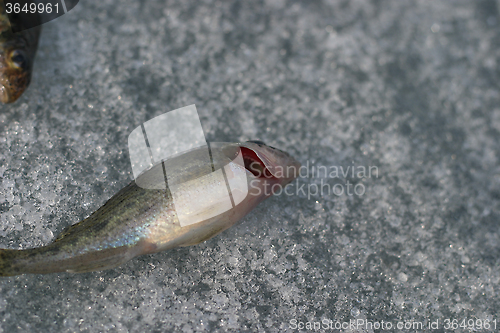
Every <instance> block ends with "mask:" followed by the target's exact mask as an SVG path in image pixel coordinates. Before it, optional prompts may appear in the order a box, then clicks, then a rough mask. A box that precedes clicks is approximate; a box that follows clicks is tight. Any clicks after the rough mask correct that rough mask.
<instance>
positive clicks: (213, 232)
mask: <svg viewBox="0 0 500 333" xmlns="http://www.w3.org/2000/svg"><path fill="white" fill-rule="evenodd" d="M229 227H230V226H220V227H218V228H214V229H212V230H209V231H208V232H207V233H205V234H203V236H201V237H200V238H197V239H194V240H192V241H190V242H189V243H185V244H182V245H181V246H191V245H196V244H200V243H203V242H206V241H207V240H209V239H210V238H212V237H215V236H216V235H218V234H220V233H221V232H223V231H224V230H226V229H228V228H229Z"/></svg>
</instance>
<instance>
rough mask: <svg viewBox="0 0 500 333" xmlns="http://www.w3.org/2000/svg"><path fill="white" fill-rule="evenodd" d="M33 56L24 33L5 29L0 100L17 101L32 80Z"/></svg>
mask: <svg viewBox="0 0 500 333" xmlns="http://www.w3.org/2000/svg"><path fill="white" fill-rule="evenodd" d="M31 59H32V58H31V57H30V52H29V47H28V45H27V42H26V40H25V39H24V38H23V35H22V34H20V33H12V32H10V31H5V32H3V33H2V35H1V37H0V101H1V102H2V103H12V102H15V101H16V100H17V99H18V98H19V96H21V94H22V93H23V92H24V91H25V90H26V88H27V87H28V85H29V83H30V81H31V70H32V66H33V64H32V60H31Z"/></svg>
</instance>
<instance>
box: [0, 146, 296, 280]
mask: <svg viewBox="0 0 500 333" xmlns="http://www.w3.org/2000/svg"><path fill="white" fill-rule="evenodd" d="M205 152H206V150H203V148H197V149H193V150H191V151H189V152H187V153H184V154H181V155H179V156H177V157H175V158H172V159H171V160H168V161H166V162H164V163H161V164H157V165H156V166H154V167H153V168H152V169H150V170H148V171H146V172H144V173H143V174H142V175H140V176H138V177H136V179H135V180H134V181H132V182H131V183H130V184H129V185H128V186H126V187H124V188H123V189H122V190H120V191H119V192H118V193H117V194H115V195H114V196H113V197H112V198H111V199H109V200H108V201H107V202H106V203H105V204H104V205H103V206H102V207H101V208H99V209H98V210H97V211H95V212H94V213H93V214H91V215H90V216H89V217H88V218H86V219H84V220H82V221H81V222H79V223H77V224H74V225H72V226H70V227H69V228H67V229H66V230H64V231H62V232H61V233H60V234H59V235H58V236H57V237H56V238H55V240H54V241H52V242H51V243H49V244H48V245H45V246H41V247H38V248H32V249H20V250H18V249H0V276H13V275H21V274H48V273H58V272H69V273H82V272H90V271H99V270H105V269H109V268H114V267H117V266H119V265H121V264H123V263H125V262H127V261H129V260H130V259H132V258H135V257H137V256H140V255H144V254H152V253H156V252H160V251H164V250H168V249H172V248H176V247H184V246H191V245H196V244H199V243H202V242H204V241H206V240H208V239H210V238H212V237H214V236H215V235H218V234H219V233H221V232H223V231H224V230H226V229H228V228H230V227H231V226H233V225H235V224H236V223H237V222H238V221H239V220H241V219H242V218H243V217H244V216H245V215H246V214H247V213H249V212H250V211H251V210H253V209H254V208H255V207H256V206H257V205H258V204H259V203H260V202H262V201H263V200H264V199H266V198H267V197H269V196H271V195H273V194H274V193H275V192H276V191H277V189H279V188H280V187H284V186H286V185H287V184H288V183H290V182H291V181H293V180H294V179H295V178H296V177H297V176H298V170H299V167H300V163H299V162H298V161H297V160H295V159H294V158H293V157H291V156H290V155H289V154H288V153H286V152H284V151H281V150H279V149H277V148H274V147H271V146H268V145H266V144H264V143H263V142H261V141H247V142H243V143H222V144H219V145H218V146H217V149H215V148H214V149H212V151H211V158H212V160H213V161H212V168H211V170H210V172H209V173H208V174H207V173H206V172H205V174H204V173H203V172H201V171H200V170H202V168H200V167H199V166H200V162H199V161H200V159H199V158H198V157H199V156H200V155H203V154H204V153H205ZM236 157H239V158H240V159H237V158H236ZM235 161H236V163H235ZM221 168H224V170H225V174H226V178H227V183H229V185H228V188H229V187H231V188H232V189H233V188H235V190H234V191H233V193H232V202H234V203H235V205H233V208H231V209H229V210H226V211H224V212H222V213H220V214H218V215H214V211H213V209H214V207H215V206H216V205H217V204H218V203H217V202H216V201H217V200H218V199H217V194H216V192H217V190H216V189H215V188H216V186H219V187H220V184H217V183H218V182H217V181H215V182H214V181H213V178H210V177H209V176H210V175H213V174H215V173H216V172H217V171H220V170H221ZM165 169H168V170H174V171H175V172H174V173H173V175H171V176H168V177H165ZM238 175H240V176H241V175H244V176H245V177H244V178H241V177H239V176H238ZM237 176H238V177H239V178H237ZM165 178H168V179H167V183H165V189H162V188H160V189H154V188H152V187H151V186H150V185H155V184H158V183H162V181H163V180H164V179H165ZM237 179H240V180H241V179H244V181H245V182H246V184H243V188H246V189H247V193H245V191H240V192H238V188H239V189H241V188H242V187H241V186H240V187H238V186H235V185H234V184H236V183H237V181H236V180H237ZM219 183H220V182H219ZM227 183H226V184H227ZM240 185H242V183H241V182H240ZM224 186H225V185H224ZM153 187H154V186H153ZM160 187H161V186H160ZM179 194H181V195H184V196H185V197H187V198H192V196H191V195H192V194H199V195H201V197H203V198H205V200H187V201H186V200H185V201H182V200H181V201H179V200H177V201H176V198H178V197H179ZM207 200H208V201H207ZM201 201H203V202H205V203H206V202H208V203H209V204H208V205H205V206H202V203H201ZM193 216H195V217H196V218H197V220H196V221H194V222H193V223H191V224H187V225H182V223H181V222H182V221H183V220H186V219H187V220H189V219H192V218H193Z"/></svg>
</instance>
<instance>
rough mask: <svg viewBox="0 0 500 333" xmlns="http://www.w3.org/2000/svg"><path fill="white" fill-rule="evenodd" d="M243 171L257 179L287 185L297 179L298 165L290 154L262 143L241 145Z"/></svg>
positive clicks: (248, 142)
mask: <svg viewBox="0 0 500 333" xmlns="http://www.w3.org/2000/svg"><path fill="white" fill-rule="evenodd" d="M239 146H240V149H241V152H242V154H243V160H244V163H245V169H247V170H248V171H250V172H251V173H252V174H253V175H254V176H256V177H258V178H267V179H280V182H282V183H288V182H290V181H291V180H293V179H295V178H297V176H298V172H299V168H300V163H299V162H298V161H297V160H295V159H294V158H293V157H292V156H290V154H288V153H286V152H284V151H282V150H280V149H277V148H274V147H271V146H268V145H266V144H264V143H263V142H262V141H259V142H255V141H247V142H245V143H241V144H240V145H239Z"/></svg>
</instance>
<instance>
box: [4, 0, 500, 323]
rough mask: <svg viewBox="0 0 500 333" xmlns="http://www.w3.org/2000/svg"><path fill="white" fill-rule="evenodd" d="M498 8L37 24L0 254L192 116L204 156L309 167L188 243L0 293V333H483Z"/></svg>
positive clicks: (8, 112) (86, 210) (495, 209)
mask: <svg viewBox="0 0 500 333" xmlns="http://www.w3.org/2000/svg"><path fill="white" fill-rule="evenodd" d="M499 8H500V2H499V1H495V0H486V1H483V0H482V1H465V0H463V1H453V2H451V1H432V2H431V1H426V0H422V1H401V0H394V1H360V0H354V1H347V0H346V1H326V0H325V1H320V0H309V1H306V0H265V1H237V0H234V1H229V0H228V1H211V0H210V1H209V0H203V1H199V0H198V1H194V0H193V1H186V0H176V1H173V0H172V1H132V0H121V1H117V0H115V1H110V0H108V1H81V2H80V3H79V4H78V5H77V6H76V7H75V8H74V9H73V10H72V11H70V12H69V13H68V14H66V15H64V16H63V17H62V18H59V19H57V20H55V21H53V22H50V23H48V24H46V25H44V29H43V32H42V36H41V39H40V47H39V50H38V54H37V58H36V62H35V69H34V73H33V81H32V83H31V86H30V87H29V89H28V91H27V92H26V93H25V94H24V95H23V96H22V97H21V98H20V99H19V100H18V101H17V102H16V103H15V104H13V105H3V106H1V110H0V141H1V142H0V176H1V184H0V247H5V248H29V247H35V246H40V245H42V244H46V243H48V242H50V240H51V239H53V237H55V236H56V235H57V234H58V233H59V232H60V231H61V230H63V229H64V228H65V227H66V226H68V225H71V224H73V223H76V222H78V221H79V220H81V219H83V218H85V217H86V216H88V215H89V214H90V213H92V212H93V211H94V210H96V209H97V208H99V207H100V206H101V205H102V204H103V203H104V202H105V201H106V200H107V199H109V198H110V197H111V196H112V195H113V194H114V193H116V192H117V191H118V190H119V189H120V188H122V187H123V186H125V185H126V184H127V183H128V182H129V181H130V180H131V179H132V169H131V166H130V161H129V155H128V151H127V138H128V135H129V134H130V132H131V131H132V130H133V129H134V128H136V127H137V126H139V125H140V124H141V123H143V122H145V121H147V120H148V119H151V118H153V117H155V116H157V115H160V114H162V113H164V112H166V111H169V110H173V109H176V108H179V107H183V106H186V105H190V104H196V106H197V108H198V111H199V113H200V116H201V121H202V125H203V129H204V131H205V134H206V136H207V138H208V140H209V141H243V140H249V139H260V140H263V141H265V142H266V143H268V144H270V145H272V146H275V147H278V148H280V149H283V150H285V151H288V152H290V153H291V154H292V155H293V156H295V157H296V158H297V159H298V160H300V161H301V162H302V163H303V164H304V165H309V170H308V172H305V175H304V177H301V178H300V179H299V180H298V182H295V183H293V184H292V186H291V187H290V190H289V193H292V194H293V195H291V196H287V195H284V194H283V195H281V196H276V197H273V198H270V199H268V200H267V201H265V202H264V203H262V204H261V205H260V206H259V207H258V208H257V209H255V210H254V211H253V212H252V213H251V214H250V215H248V216H247V217H246V218H245V219H244V221H243V222H242V223H241V224H240V225H238V226H236V227H234V228H232V229H230V230H228V231H226V232H224V233H222V234H221V235H218V236H217V237H215V238H213V239H211V240H209V241H207V242H206V243H203V244H200V245H197V246H192V247H188V248H180V249H174V250H171V251H167V252H162V253H158V254H154V255H148V256H143V257H139V258H136V259H134V260H132V261H130V262H128V263H126V264H124V265H122V266H121V267H119V268H116V269H112V270H108V271H102V272H93V273H85V274H76V275H75V274H69V273H68V274H51V275H25V276H17V277H9V278H1V279H0V332H16V331H19V332H56V331H59V332H80V331H81V332H96V331H110V332H138V331H155V332H165V331H179V332H197V331H215V332H225V331H239V332H255V331H267V332H282V331H285V332H286V331H296V330H295V329H294V327H295V326H294V323H296V324H297V325H298V324H299V323H303V324H304V325H305V324H306V323H307V322H311V323H313V322H321V321H323V320H326V321H331V322H329V323H333V325H336V323H340V324H342V323H344V322H349V321H350V320H357V319H359V320H364V321H365V323H372V324H374V323H377V322H379V323H380V322H381V321H382V320H383V321H384V322H391V324H392V325H393V329H392V331H415V330H397V329H396V325H397V323H398V322H402V323H405V322H422V323H423V325H424V326H425V327H428V325H429V324H430V323H433V322H436V320H439V329H437V330H430V329H425V331H433V332H443V331H444V324H445V320H446V319H451V320H453V319H457V320H459V321H461V320H462V319H481V320H483V321H484V320H490V321H492V320H495V319H496V320H497V321H498V320H499V318H498V314H499V313H500V294H499V282H500V259H499V257H500V232H499V218H500V211H499V208H500V200H499V199H500V163H499V159H500V145H499V142H500V93H499V86H500V71H499V70H498V68H499V66H500V16H499ZM321 166H322V167H327V168H328V171H329V173H328V174H325V173H324V172H323V173H321V172H317V171H318V170H323V171H324V168H323V169H321V168H318V167H321ZM370 166H371V167H372V171H373V172H372V174H371V175H370V174H365V175H364V177H363V175H358V174H357V173H355V174H354V175H353V174H352V173H350V172H348V173H347V174H346V175H345V176H344V175H342V173H341V167H342V170H343V171H344V172H345V171H346V170H348V169H347V168H348V167H349V168H350V169H349V170H352V168H355V169H356V171H358V170H361V169H360V168H362V167H365V168H366V170H368V168H369V167H370ZM313 167H314V170H313ZM335 170H337V171H338V174H334V171H335ZM330 171H331V172H330ZM375 171H377V173H375ZM347 182H349V184H350V191H351V192H350V193H351V194H350V195H349V194H347V190H349V186H348V183H347ZM325 184H327V185H325ZM317 185H319V186H320V187H319V188H321V186H322V185H323V189H324V190H326V189H329V188H330V189H332V188H335V189H336V191H337V192H336V193H331V192H330V193H325V192H324V193H323V194H322V195H321V193H320V194H317V195H314V191H315V189H316V188H317V187H316V186H317ZM353 185H357V190H358V193H361V190H364V191H363V193H361V194H353V190H354V186H353ZM301 186H302V187H301ZM300 188H302V189H303V190H304V191H301V190H299V189H300ZM341 189H343V190H344V193H343V194H341V195H340V194H339V193H340V190H341ZM337 325H338V324H337ZM368 326H369V325H368ZM498 326H500V322H498ZM498 326H497V327H498ZM475 328H477V326H476V327H475ZM321 330H322V329H320V330H317V331H321ZM302 331H308V330H307V329H306V327H305V328H304V329H303V330H302ZM310 331H314V329H311V330H310ZM324 331H337V330H335V329H331V330H330V329H328V330H326V329H325V330H324ZM341 331H344V332H350V331H360V332H373V331H375V332H378V331H380V330H376V329H371V328H370V327H365V326H363V327H356V328H354V329H353V327H347V328H345V329H342V330H341ZM388 331H391V330H388ZM457 331H463V332H468V329H458V330H457ZM482 331H485V330H484V329H483V330H482Z"/></svg>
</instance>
